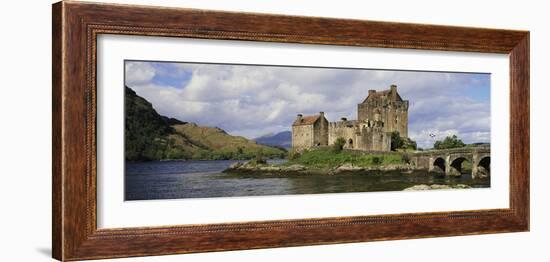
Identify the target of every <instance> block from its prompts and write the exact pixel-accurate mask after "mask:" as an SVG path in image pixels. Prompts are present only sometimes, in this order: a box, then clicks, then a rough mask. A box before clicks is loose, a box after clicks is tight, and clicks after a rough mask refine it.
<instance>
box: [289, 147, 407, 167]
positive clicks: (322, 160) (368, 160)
mask: <svg viewBox="0 0 550 262" xmlns="http://www.w3.org/2000/svg"><path fill="white" fill-rule="evenodd" d="M346 163H349V164H352V165H353V166H357V167H372V166H382V165H389V164H405V163H406V162H405V161H404V159H403V157H402V154H399V153H386V154H371V153H367V152H359V151H348V150H342V151H341V152H339V153H335V152H334V150H333V149H331V148H319V149H314V150H310V151H305V152H303V153H302V154H300V155H299V156H298V157H296V158H294V159H290V160H289V161H288V162H286V163H284V164H283V165H285V166H290V165H294V164H299V165H303V166H307V167H313V168H319V169H325V168H336V167H338V166H341V165H343V164H346Z"/></svg>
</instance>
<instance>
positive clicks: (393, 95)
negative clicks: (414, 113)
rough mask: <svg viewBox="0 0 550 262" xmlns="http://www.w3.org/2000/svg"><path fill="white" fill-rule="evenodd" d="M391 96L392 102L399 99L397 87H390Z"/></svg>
mask: <svg viewBox="0 0 550 262" xmlns="http://www.w3.org/2000/svg"><path fill="white" fill-rule="evenodd" d="M390 95H391V98H392V100H396V99H397V85H395V84H393V85H391V86H390Z"/></svg>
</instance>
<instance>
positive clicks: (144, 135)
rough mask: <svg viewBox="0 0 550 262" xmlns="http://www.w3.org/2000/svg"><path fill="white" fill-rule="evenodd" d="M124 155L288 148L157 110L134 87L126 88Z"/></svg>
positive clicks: (236, 155)
mask: <svg viewBox="0 0 550 262" xmlns="http://www.w3.org/2000/svg"><path fill="white" fill-rule="evenodd" d="M125 110H126V112H125V118H126V119H125V130H124V132H125V158H126V160H130V161H147V160H164V159H200V160H226V159H254V158H256V157H257V155H258V154H260V156H261V158H284V157H285V156H286V153H287V152H286V150H284V149H281V148H274V147H269V146H264V145H258V144H256V142H254V141H251V140H248V139H246V138H244V137H240V136H231V135H229V134H227V133H226V132H225V131H224V130H222V129H220V128H216V127H204V126H198V125H196V124H194V123H186V122H182V121H179V120H177V119H173V118H167V117H165V116H162V115H160V114H158V113H157V112H156V111H155V109H154V108H153V106H152V105H151V103H149V102H148V101H147V100H145V99H143V98H142V97H140V96H138V95H137V94H136V93H135V92H134V91H133V90H132V89H130V88H128V87H126V90H125Z"/></svg>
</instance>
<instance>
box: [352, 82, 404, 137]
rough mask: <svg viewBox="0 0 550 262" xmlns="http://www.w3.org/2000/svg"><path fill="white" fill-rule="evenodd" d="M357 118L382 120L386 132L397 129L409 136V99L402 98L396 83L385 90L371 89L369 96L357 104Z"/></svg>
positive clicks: (401, 133) (401, 134)
mask: <svg viewBox="0 0 550 262" xmlns="http://www.w3.org/2000/svg"><path fill="white" fill-rule="evenodd" d="M357 118H358V120H359V121H360V122H363V121H367V120H371V121H372V120H374V121H382V122H383V130H384V132H394V131H397V132H399V135H400V136H401V137H408V122H409V101H408V100H403V99H402V98H401V96H400V95H399V93H398V92H397V86H396V85H391V86H390V89H389V90H384V91H376V90H369V95H368V96H367V98H366V99H365V100H364V101H363V102H362V103H360V104H358V105H357Z"/></svg>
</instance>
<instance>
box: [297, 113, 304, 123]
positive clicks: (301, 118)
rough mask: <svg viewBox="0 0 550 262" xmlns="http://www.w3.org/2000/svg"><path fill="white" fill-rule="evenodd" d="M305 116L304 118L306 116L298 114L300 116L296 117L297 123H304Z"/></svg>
mask: <svg viewBox="0 0 550 262" xmlns="http://www.w3.org/2000/svg"><path fill="white" fill-rule="evenodd" d="M303 116H304V115H302V114H298V115H297V116H296V122H298V123H301V122H303V121H304V119H303Z"/></svg>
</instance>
